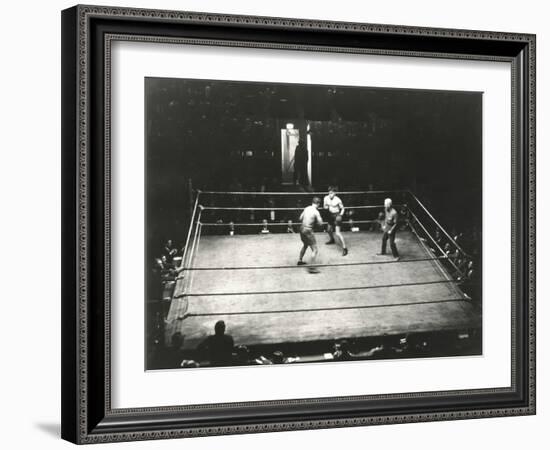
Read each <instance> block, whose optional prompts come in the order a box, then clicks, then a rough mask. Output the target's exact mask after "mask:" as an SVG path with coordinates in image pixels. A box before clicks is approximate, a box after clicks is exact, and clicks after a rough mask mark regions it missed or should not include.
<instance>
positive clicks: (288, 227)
mask: <svg viewBox="0 0 550 450" xmlns="http://www.w3.org/2000/svg"><path fill="white" fill-rule="evenodd" d="M286 232H287V233H294V227H293V225H292V220H289V221H288V222H287V223H286Z"/></svg>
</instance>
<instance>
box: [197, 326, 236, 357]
mask: <svg viewBox="0 0 550 450" xmlns="http://www.w3.org/2000/svg"><path fill="white" fill-rule="evenodd" d="M197 351H198V352H200V353H205V354H206V355H207V358H208V360H209V361H210V364H211V365H212V366H226V365H229V364H231V362H232V355H233V338H232V337H231V336H230V335H228V334H225V322H224V321H223V320H219V321H218V322H216V325H214V334H213V335H211V336H208V337H207V338H206V339H205V340H204V341H202V342H201V343H200V344H199V345H198V347H197Z"/></svg>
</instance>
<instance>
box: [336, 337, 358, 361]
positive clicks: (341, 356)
mask: <svg viewBox="0 0 550 450" xmlns="http://www.w3.org/2000/svg"><path fill="white" fill-rule="evenodd" d="M332 356H333V357H334V359H335V360H337V361H351V360H352V359H353V355H352V354H351V352H350V351H349V343H348V341H346V340H343V341H340V342H336V343H335V344H334V347H333V352H332Z"/></svg>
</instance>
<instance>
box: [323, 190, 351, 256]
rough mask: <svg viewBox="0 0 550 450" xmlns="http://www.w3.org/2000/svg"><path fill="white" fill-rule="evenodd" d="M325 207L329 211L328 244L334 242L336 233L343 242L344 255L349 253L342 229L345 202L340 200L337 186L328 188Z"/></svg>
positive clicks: (324, 202)
mask: <svg viewBox="0 0 550 450" xmlns="http://www.w3.org/2000/svg"><path fill="white" fill-rule="evenodd" d="M323 207H324V208H325V209H326V210H328V213H329V215H328V218H327V222H328V225H327V233H328V235H329V240H328V242H327V245H330V244H334V242H335V241H334V235H336V236H337V237H338V239H340V242H341V243H342V255H343V256H346V255H347V254H348V249H347V247H346V241H345V240H344V236H342V232H341V229H340V227H341V224H342V216H343V215H344V204H343V203H342V200H340V197H338V196H337V195H336V188H333V187H331V186H330V187H329V188H328V195H326V196H325V199H324V201H323Z"/></svg>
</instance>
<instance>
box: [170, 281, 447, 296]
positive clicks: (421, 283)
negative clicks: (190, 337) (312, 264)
mask: <svg viewBox="0 0 550 450" xmlns="http://www.w3.org/2000/svg"><path fill="white" fill-rule="evenodd" d="M443 283H455V280H433V281H422V282H421V281H416V282H411V283H400V284H377V285H371V286H352V287H339V288H319V289H294V290H290V291H252V292H251V291H247V292H199V293H189V294H179V295H177V296H175V297H174V298H180V297H225V296H230V295H272V294H300V293H311V292H336V291H358V290H365V289H382V288H394V287H410V286H421V285H428V284H443Z"/></svg>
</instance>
